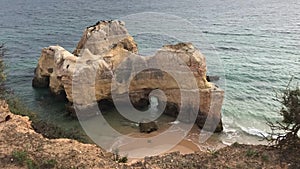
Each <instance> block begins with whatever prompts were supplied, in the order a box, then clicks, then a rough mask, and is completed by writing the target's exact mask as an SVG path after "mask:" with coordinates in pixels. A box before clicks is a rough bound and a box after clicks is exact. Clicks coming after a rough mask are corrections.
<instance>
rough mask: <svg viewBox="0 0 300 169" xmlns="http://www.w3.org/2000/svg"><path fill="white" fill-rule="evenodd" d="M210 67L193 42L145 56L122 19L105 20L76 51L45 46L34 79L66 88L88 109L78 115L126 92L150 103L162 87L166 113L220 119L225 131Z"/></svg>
mask: <svg viewBox="0 0 300 169" xmlns="http://www.w3.org/2000/svg"><path fill="white" fill-rule="evenodd" d="M206 68H207V67H206V61H205V57H204V56H203V55H202V54H201V52H200V51H199V50H198V49H197V48H195V47H194V46H193V44H191V43H178V44H175V45H165V46H163V47H162V48H161V49H159V50H158V51H157V52H156V53H155V54H154V56H151V57H150V56H149V57H144V56H140V55H138V50H137V44H136V43H135V42H134V39H133V38H132V37H131V36H130V35H129V34H128V32H127V30H126V28H125V24H124V23H123V22H120V21H101V22H98V23H97V24H96V25H94V26H91V27H88V28H87V29H86V30H85V31H84V33H83V36H82V38H81V40H80V41H79V43H78V45H77V47H76V49H75V50H74V52H73V53H70V52H68V51H66V50H65V49H63V48H62V47H60V46H50V47H48V48H44V49H43V50H42V54H41V57H40V59H39V62H38V65H37V68H36V70H35V77H34V79H33V83H32V84H33V86H34V87H47V86H49V88H50V90H51V91H52V93H54V94H60V93H65V94H66V97H67V99H68V100H69V102H70V103H74V105H76V106H77V107H80V109H81V110H85V111H80V113H78V112H77V113H78V114H77V116H85V117H89V116H93V115H95V114H96V113H97V112H96V111H95V109H97V102H100V101H101V100H111V101H113V102H114V103H118V102H121V103H122V102H124V103H125V104H126V103H127V104H128V102H126V98H127V97H126V96H128V97H129V98H130V102H131V103H132V104H133V106H135V107H141V106H148V105H147V104H148V103H149V95H150V94H151V91H153V90H157V89H160V90H161V91H163V93H164V97H160V94H157V97H158V98H160V100H159V101H160V104H159V107H160V108H161V109H163V108H164V113H166V114H169V115H171V116H175V117H177V116H178V119H179V120H181V121H183V122H194V121H195V122H196V123H197V124H198V126H199V127H201V128H203V127H204V126H212V129H210V128H209V127H204V128H205V129H207V130H214V128H215V127H214V124H219V125H218V127H217V129H216V131H221V130H222V123H221V108H222V102H223V98H224V91H223V90H221V89H219V88H217V87H216V86H215V85H214V84H213V83H210V82H208V81H207V79H206ZM195 93H196V94H197V95H196V96H197V98H193V97H192V96H193V95H194V94H195ZM182 100H185V101H188V102H189V105H184V106H183V103H182ZM162 105H163V106H162ZM194 105H198V106H196V108H195V106H194ZM180 108H183V109H185V110H186V111H184V114H180V113H179V110H180ZM195 110H196V111H195ZM207 119H210V120H207ZM205 123H206V124H209V125H204V124H205Z"/></svg>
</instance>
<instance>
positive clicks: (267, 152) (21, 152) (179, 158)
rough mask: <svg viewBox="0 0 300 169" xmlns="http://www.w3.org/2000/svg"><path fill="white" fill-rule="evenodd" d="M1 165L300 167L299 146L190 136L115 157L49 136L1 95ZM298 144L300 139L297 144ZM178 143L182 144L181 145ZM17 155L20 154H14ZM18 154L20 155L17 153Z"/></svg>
mask: <svg viewBox="0 0 300 169" xmlns="http://www.w3.org/2000/svg"><path fill="white" fill-rule="evenodd" d="M8 115H9V116H10V117H11V118H10V119H9V120H8V121H5V122H2V123H0V131H1V132H0V168H12V169H19V168H29V167H30V166H31V167H32V166H35V167H37V168H46V167H48V168H99V169H100V168H101V169H106V168H124V169H126V168H137V169H141V168H145V169H148V168H149V169H150V168H228V167H229V168H246V167H247V168H258V167H262V168H299V167H300V166H299V165H300V164H299V161H298V157H299V155H300V146H298V148H296V147H294V148H293V149H292V150H294V151H292V152H290V151H289V152H287V153H288V156H287V155H286V154H282V152H281V151H279V150H278V149H274V148H272V147H268V146H264V145H242V144H238V143H236V144H233V145H231V146H226V147H224V148H221V149H219V150H216V151H211V152H209V151H207V152H203V151H197V152H194V153H189V151H190V149H194V148H195V147H194V146H192V144H190V143H191V142H188V141H182V142H181V143H180V144H179V145H178V146H177V147H175V148H174V149H173V150H174V151H176V150H178V149H181V150H182V151H186V153H187V154H180V153H179V152H178V151H177V152H171V153H166V154H163V155H159V156H151V157H145V158H143V159H140V160H135V161H133V160H131V162H130V163H118V162H116V161H114V160H113V156H114V155H113V154H112V153H108V152H106V151H104V150H103V149H102V148H100V147H98V146H96V145H94V144H84V143H80V142H78V141H76V140H71V139H63V138H60V139H48V138H45V137H43V136H42V135H41V134H39V133H37V132H36V131H34V129H33V128H32V126H31V121H30V120H29V118H28V117H26V116H20V115H15V114H12V113H11V112H10V110H9V107H8V105H7V104H6V102H5V101H0V119H5V117H6V116H8ZM299 145H300V144H299ZM181 146H185V147H187V148H188V149H185V148H183V147H181ZM18 157H19V158H18ZM20 157H22V158H20Z"/></svg>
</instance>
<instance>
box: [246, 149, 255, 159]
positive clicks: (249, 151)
mask: <svg viewBox="0 0 300 169" xmlns="http://www.w3.org/2000/svg"><path fill="white" fill-rule="evenodd" d="M246 156H247V157H256V156H258V152H256V151H255V150H251V149H248V150H247V151H246Z"/></svg>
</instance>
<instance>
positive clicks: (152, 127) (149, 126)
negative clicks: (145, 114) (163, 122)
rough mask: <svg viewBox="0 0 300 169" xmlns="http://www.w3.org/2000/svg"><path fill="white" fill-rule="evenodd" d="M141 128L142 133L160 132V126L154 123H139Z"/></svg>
mask: <svg viewBox="0 0 300 169" xmlns="http://www.w3.org/2000/svg"><path fill="white" fill-rule="evenodd" d="M139 128H140V132H141V133H151V132H153V131H157V130H158V126H157V124H156V122H154V121H151V122H147V123H144V122H141V123H139Z"/></svg>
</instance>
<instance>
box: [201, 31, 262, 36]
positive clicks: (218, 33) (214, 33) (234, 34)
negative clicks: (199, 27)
mask: <svg viewBox="0 0 300 169" xmlns="http://www.w3.org/2000/svg"><path fill="white" fill-rule="evenodd" d="M202 32H203V33H206V34H212V35H223V36H257V35H255V34H252V33H223V32H211V31H202Z"/></svg>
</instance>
